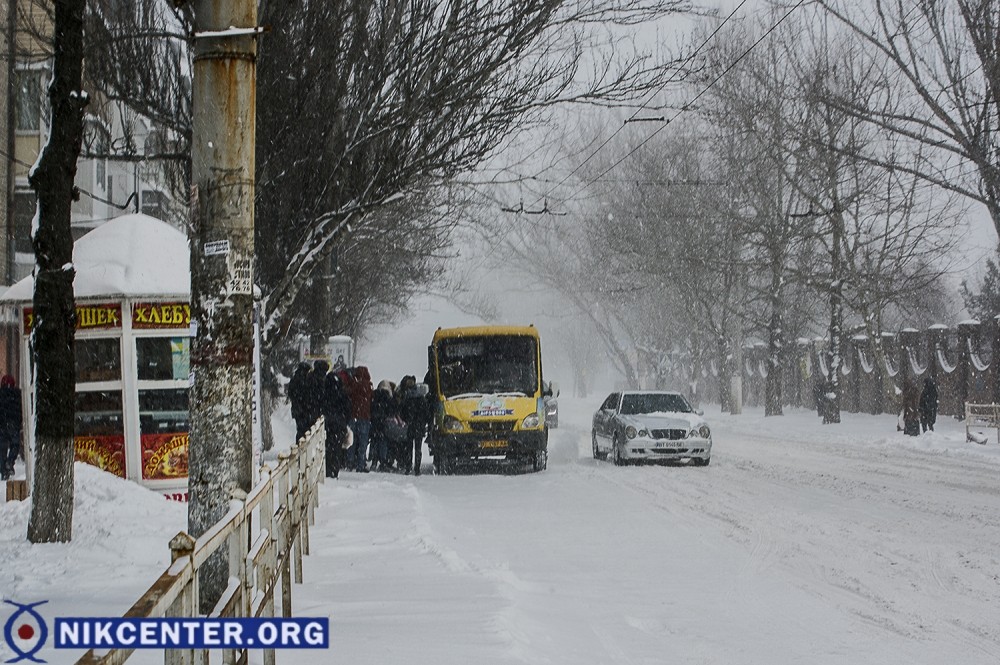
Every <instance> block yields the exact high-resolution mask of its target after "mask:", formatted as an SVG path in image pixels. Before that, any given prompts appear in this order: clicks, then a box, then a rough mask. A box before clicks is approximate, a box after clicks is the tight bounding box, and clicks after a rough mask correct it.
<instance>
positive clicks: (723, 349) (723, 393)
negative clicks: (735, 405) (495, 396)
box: [716, 335, 732, 413]
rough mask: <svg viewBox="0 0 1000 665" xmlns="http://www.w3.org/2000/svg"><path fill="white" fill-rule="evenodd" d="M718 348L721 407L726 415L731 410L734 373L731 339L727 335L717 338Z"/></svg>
mask: <svg viewBox="0 0 1000 665" xmlns="http://www.w3.org/2000/svg"><path fill="white" fill-rule="evenodd" d="M716 348H717V349H718V354H719V356H718V361H717V362H718V369H719V377H718V378H719V405H720V406H721V407H722V412H723V413H726V412H728V411H729V410H730V408H731V405H730V404H731V402H730V399H729V398H730V394H731V390H732V386H731V385H730V384H731V383H732V372H731V371H730V363H732V358H731V357H730V355H731V351H730V346H729V339H728V338H727V337H726V336H725V335H719V336H718V337H717V338H716Z"/></svg>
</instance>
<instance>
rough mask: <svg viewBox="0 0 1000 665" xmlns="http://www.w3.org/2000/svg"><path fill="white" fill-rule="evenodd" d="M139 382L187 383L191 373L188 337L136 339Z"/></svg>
mask: <svg viewBox="0 0 1000 665" xmlns="http://www.w3.org/2000/svg"><path fill="white" fill-rule="evenodd" d="M135 346H136V358H137V360H138V368H137V369H138V373H139V380H140V381H187V380H188V374H190V372H191V338H190V337H137V338H136V340H135Z"/></svg>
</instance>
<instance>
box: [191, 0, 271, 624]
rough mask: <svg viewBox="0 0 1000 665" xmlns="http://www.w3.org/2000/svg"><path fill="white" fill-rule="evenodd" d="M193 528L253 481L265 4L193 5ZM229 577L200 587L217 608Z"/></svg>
mask: <svg viewBox="0 0 1000 665" xmlns="http://www.w3.org/2000/svg"><path fill="white" fill-rule="evenodd" d="M192 5H193V7H194V15H195V35H194V82H193V86H194V89H193V110H194V118H193V131H192V183H193V184H192V193H191V198H192V200H191V214H192V222H193V223H192V231H191V234H192V235H191V319H192V323H193V325H194V326H196V332H195V335H194V340H193V344H192V349H191V369H192V372H193V375H194V385H193V387H192V389H191V391H190V412H191V431H190V437H191V438H190V440H191V445H190V461H189V491H190V495H189V496H190V503H189V505H188V530H189V532H190V533H191V535H193V536H195V537H198V536H200V535H202V534H203V533H205V531H207V530H208V529H209V528H210V527H211V526H212V525H213V524H214V523H215V522H216V521H218V520H219V519H220V518H221V517H223V516H224V515H225V514H226V512H227V511H228V509H229V502H230V499H231V497H232V496H233V495H234V494H235V493H237V490H242V491H243V492H244V493H246V492H249V491H250V489H251V484H252V475H253V474H252V468H253V467H252V465H253V453H252V449H253V444H252V434H251V418H252V416H251V408H252V394H253V323H252V312H253V272H252V270H253V247H254V245H253V241H254V232H253V219H254V217H253V213H254V209H253V202H254V125H255V121H256V53H257V44H256V34H257V33H256V28H257V0H195V1H194V2H193V3H192ZM228 578H229V570H228V561H227V559H226V558H225V557H213V559H212V560H211V561H210V562H209V565H208V566H206V567H205V568H204V569H203V572H202V574H201V577H200V581H199V588H200V590H201V594H200V595H201V598H200V606H201V610H202V611H203V612H207V611H209V610H211V608H212V607H213V606H214V604H215V602H216V601H217V600H218V598H219V596H221V595H222V593H223V591H225V589H226V585H227V582H228Z"/></svg>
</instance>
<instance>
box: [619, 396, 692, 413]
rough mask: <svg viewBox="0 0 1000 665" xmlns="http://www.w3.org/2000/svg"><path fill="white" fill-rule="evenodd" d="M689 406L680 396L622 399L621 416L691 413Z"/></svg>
mask: <svg viewBox="0 0 1000 665" xmlns="http://www.w3.org/2000/svg"><path fill="white" fill-rule="evenodd" d="M691 411H692V409H691V405H690V404H688V403H687V400H686V399H684V398H683V397H682V396H680V395H663V394H652V395H650V394H645V395H625V396H624V397H622V410H621V412H622V414H624V415H635V414H639V413H691Z"/></svg>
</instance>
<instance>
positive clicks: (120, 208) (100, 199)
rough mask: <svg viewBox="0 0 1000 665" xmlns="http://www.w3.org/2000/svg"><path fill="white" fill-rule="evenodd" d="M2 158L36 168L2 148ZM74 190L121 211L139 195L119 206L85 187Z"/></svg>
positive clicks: (0, 149) (0, 153) (29, 168)
mask: <svg viewBox="0 0 1000 665" xmlns="http://www.w3.org/2000/svg"><path fill="white" fill-rule="evenodd" d="M0 157H5V158H7V159H9V160H10V161H11V162H13V163H15V164H17V165H19V166H23V167H24V168H26V169H28V170H29V171H30V170H31V169H33V168H34V167H35V165H34V164H29V163H27V162H25V161H23V160H20V159H18V158H17V157H15V156H14V155H12V154H10V153H9V152H7V151H6V150H3V149H2V148H0ZM73 188H74V189H75V190H76V191H78V192H80V193H81V194H83V195H84V196H86V197H88V198H90V199H93V200H94V201H98V202H100V203H104V204H106V205H109V206H112V207H114V208H118V209H119V210H125V209H126V208H128V207H129V206H130V205H131V203H132V199H133V197H135V196H138V194H137V193H136V192H132V193H131V194H130V195H129V197H128V199H127V200H126V201H125V203H124V204H118V203H115V202H114V201H112V200H111V199H106V198H104V197H103V196H98V195H97V194H92V193H90V192H89V191H87V190H86V189H84V188H83V187H77V186H76V185H74V186H73ZM109 219H114V218H109Z"/></svg>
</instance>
